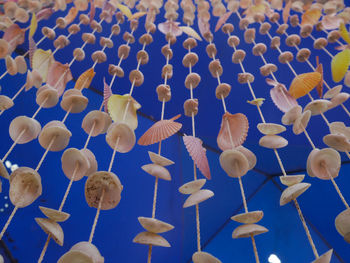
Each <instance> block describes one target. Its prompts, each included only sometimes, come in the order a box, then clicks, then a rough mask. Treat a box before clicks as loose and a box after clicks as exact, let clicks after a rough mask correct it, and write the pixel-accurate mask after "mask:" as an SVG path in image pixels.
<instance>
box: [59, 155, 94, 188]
mask: <svg viewBox="0 0 350 263" xmlns="http://www.w3.org/2000/svg"><path fill="white" fill-rule="evenodd" d="M61 163H62V170H63V172H64V174H65V175H66V176H67V178H68V179H70V180H73V181H79V180H80V179H82V178H83V177H84V176H85V175H86V172H87V170H88V169H89V168H90V162H89V160H88V158H87V157H86V156H85V154H84V153H83V152H82V151H79V150H78V149H76V148H69V149H67V150H65V151H64V153H63V154H62V157H61ZM73 174H74V179H73Z"/></svg>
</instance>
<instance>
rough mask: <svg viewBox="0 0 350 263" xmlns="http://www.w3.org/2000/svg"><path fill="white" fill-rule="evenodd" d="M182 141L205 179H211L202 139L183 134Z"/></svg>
mask: <svg viewBox="0 0 350 263" xmlns="http://www.w3.org/2000/svg"><path fill="white" fill-rule="evenodd" d="M183 141H184V144H185V146H186V149H187V151H188V153H189V154H190V156H191V158H192V160H193V161H194V163H195V164H196V166H197V168H198V169H199V170H200V171H201V173H202V174H203V175H204V176H205V177H206V178H207V179H211V174H210V168H209V162H208V159H207V155H206V149H205V148H204V147H203V145H202V144H203V142H202V140H200V139H199V138H196V137H193V136H186V135H185V136H184V137H183Z"/></svg>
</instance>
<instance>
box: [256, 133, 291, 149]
mask: <svg viewBox="0 0 350 263" xmlns="http://www.w3.org/2000/svg"><path fill="white" fill-rule="evenodd" d="M259 145H260V146H262V147H265V148H269V149H279V148H283V147H286V146H287V145H288V141H287V140H286V139H284V138H283V137H281V136H279V135H265V136H263V137H261V139H260V140H259Z"/></svg>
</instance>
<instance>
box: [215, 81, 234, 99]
mask: <svg viewBox="0 0 350 263" xmlns="http://www.w3.org/2000/svg"><path fill="white" fill-rule="evenodd" d="M230 92H231V85H230V84H227V83H221V84H219V85H218V86H217V87H216V90H215V96H216V98H217V99H219V100H221V99H223V98H226V97H227V96H228V95H229V94H230Z"/></svg>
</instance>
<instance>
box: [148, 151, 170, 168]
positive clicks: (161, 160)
mask: <svg viewBox="0 0 350 263" xmlns="http://www.w3.org/2000/svg"><path fill="white" fill-rule="evenodd" d="M148 156H149V158H150V159H151V161H152V162H153V163H154V164H158V165H160V166H169V165H172V164H174V162H173V161H172V160H169V159H167V158H165V157H164V156H161V155H159V154H156V153H154V152H150V151H148Z"/></svg>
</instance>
